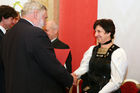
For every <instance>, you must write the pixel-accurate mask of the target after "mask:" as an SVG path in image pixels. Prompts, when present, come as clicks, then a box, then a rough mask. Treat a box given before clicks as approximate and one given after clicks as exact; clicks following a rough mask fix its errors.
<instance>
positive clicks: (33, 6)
mask: <svg viewBox="0 0 140 93" xmlns="http://www.w3.org/2000/svg"><path fill="white" fill-rule="evenodd" d="M35 10H40V11H41V10H46V11H47V8H46V7H45V6H44V5H42V4H40V3H39V2H37V1H29V2H27V3H25V4H24V7H23V9H22V11H21V15H22V16H24V15H26V14H29V13H32V12H33V11H35Z"/></svg>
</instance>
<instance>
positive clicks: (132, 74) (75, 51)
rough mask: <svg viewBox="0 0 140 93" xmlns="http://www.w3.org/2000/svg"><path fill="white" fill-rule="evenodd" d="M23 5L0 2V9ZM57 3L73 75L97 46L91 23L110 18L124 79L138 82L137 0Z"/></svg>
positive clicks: (139, 12)
mask: <svg viewBox="0 0 140 93" xmlns="http://www.w3.org/2000/svg"><path fill="white" fill-rule="evenodd" d="M17 1H20V2H17ZM26 1H28V0H0V5H2V4H7V5H11V6H13V5H14V4H15V2H16V7H17V8H16V9H20V8H21V6H22V5H23V4H24V3H25V2H26ZM59 1H60V11H59V12H60V15H59V17H60V19H59V25H60V39H61V40H63V41H64V42H65V43H67V44H69V46H70V47H71V51H72V57H73V59H72V66H73V71H74V70H75V69H76V68H78V67H79V65H80V61H81V59H82V57H83V54H84V52H85V51H86V50H87V49H88V48H89V47H90V46H91V45H95V44H96V40H95V37H94V30H93V23H94V21H95V20H96V19H100V18H110V19H112V20H113V21H114V23H115V25H116V36H115V43H116V44H117V45H119V46H120V47H122V48H124V50H125V51H126V53H127V58H128V74H127V78H130V79H135V80H137V81H139V82H140V73H139V67H140V48H139V46H140V43H139V42H140V17H139V16H140V5H139V4H140V0H59Z"/></svg>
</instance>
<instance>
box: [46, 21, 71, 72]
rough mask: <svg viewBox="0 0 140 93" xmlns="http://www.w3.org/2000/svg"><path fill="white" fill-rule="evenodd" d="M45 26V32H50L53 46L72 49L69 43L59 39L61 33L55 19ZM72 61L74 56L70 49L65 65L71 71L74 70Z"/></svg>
mask: <svg viewBox="0 0 140 93" xmlns="http://www.w3.org/2000/svg"><path fill="white" fill-rule="evenodd" d="M45 28H46V30H45V32H46V33H47V34H48V36H49V38H50V40H51V42H52V46H53V47H54V48H55V49H70V47H69V46H68V45H67V44H65V43H64V42H62V41H60V40H59V39H58V35H59V30H58V25H57V24H56V23H55V22H54V21H48V22H47V24H46V27H45ZM71 61H72V56H71V51H69V53H68V55H67V58H66V62H65V64H64V67H65V68H66V69H67V71H68V72H70V73H71V72H72V65H71Z"/></svg>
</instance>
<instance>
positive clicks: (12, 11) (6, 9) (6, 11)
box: [0, 5, 18, 22]
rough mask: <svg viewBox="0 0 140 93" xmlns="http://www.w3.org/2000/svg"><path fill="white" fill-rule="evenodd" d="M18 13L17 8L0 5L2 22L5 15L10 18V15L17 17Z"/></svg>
mask: <svg viewBox="0 0 140 93" xmlns="http://www.w3.org/2000/svg"><path fill="white" fill-rule="evenodd" d="M17 16H18V14H17V12H16V10H15V9H14V8H12V7H10V6H8V5H1V6H0V22H1V20H2V17H4V18H5V19H7V18H9V17H13V18H15V17H17Z"/></svg>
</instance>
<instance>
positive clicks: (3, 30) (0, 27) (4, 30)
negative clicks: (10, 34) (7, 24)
mask: <svg viewBox="0 0 140 93" xmlns="http://www.w3.org/2000/svg"><path fill="white" fill-rule="evenodd" d="M0 29H1V30H2V32H3V33H4V34H5V33H6V29H5V28H4V27H2V26H0Z"/></svg>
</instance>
